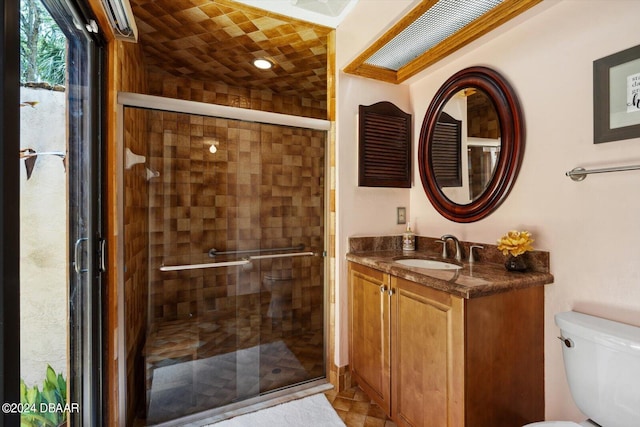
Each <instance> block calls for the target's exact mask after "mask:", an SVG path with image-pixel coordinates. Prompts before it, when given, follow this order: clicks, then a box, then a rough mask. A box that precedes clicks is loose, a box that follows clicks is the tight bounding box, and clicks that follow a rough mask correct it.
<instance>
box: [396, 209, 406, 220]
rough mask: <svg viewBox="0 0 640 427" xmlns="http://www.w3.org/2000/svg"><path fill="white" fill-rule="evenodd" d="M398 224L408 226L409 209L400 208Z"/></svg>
mask: <svg viewBox="0 0 640 427" xmlns="http://www.w3.org/2000/svg"><path fill="white" fill-rule="evenodd" d="M397 223H398V224H406V223H407V208H405V207H398V222H397Z"/></svg>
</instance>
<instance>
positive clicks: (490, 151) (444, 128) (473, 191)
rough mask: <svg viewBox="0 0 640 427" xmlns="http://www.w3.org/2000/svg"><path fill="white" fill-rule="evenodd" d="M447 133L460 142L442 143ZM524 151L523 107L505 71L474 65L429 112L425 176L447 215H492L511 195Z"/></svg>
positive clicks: (421, 164) (423, 136)
mask: <svg viewBox="0 0 640 427" xmlns="http://www.w3.org/2000/svg"><path fill="white" fill-rule="evenodd" d="M456 124H457V125H456ZM455 126H458V128H459V131H457V130H455ZM452 129H453V131H452ZM447 132H449V133H451V134H452V135H454V136H453V137H451V136H449V138H450V139H453V140H454V141H453V142H452V141H449V142H448V143H444V144H442V140H441V138H442V134H443V133H447ZM436 134H437V135H436ZM458 135H459V136H458ZM439 145H443V146H445V147H446V150H445V149H441V148H440V147H439ZM452 153H453V154H452ZM523 154H524V121H523V117H522V112H521V110H520V105H519V103H518V99H517V97H516V94H515V92H514V91H513V89H512V88H511V86H510V85H509V83H508V82H507V81H506V80H505V79H504V78H503V77H502V76H501V75H500V74H498V73H497V72H495V71H493V70H492V69H490V68H487V67H469V68H466V69H464V70H461V71H459V72H457V73H456V74H454V75H453V76H451V77H450V78H449V79H447V81H445V82H444V83H443V85H442V86H441V87H440V89H439V90H438V91H437V92H436V94H435V95H434V97H433V99H432V100H431V103H430V104H429V108H428V109H427V111H426V113H425V116H424V121H423V122H422V128H421V130H420V141H419V144H418V168H419V172H420V180H421V181H422V186H423V187H424V191H425V193H426V195H427V197H428V198H429V201H430V202H431V204H432V205H433V207H434V208H435V209H436V210H437V211H438V212H439V213H440V214H441V215H442V216H444V217H445V218H447V219H449V220H451V221H456V222H473V221H478V220H480V219H482V218H484V217H486V216H487V215H489V214H491V212H493V211H494V210H495V209H496V208H497V207H498V206H499V205H500V204H501V203H502V202H503V201H504V199H505V198H506V197H507V195H508V194H509V191H510V190H511V188H512V186H513V184H514V182H515V179H516V177H517V175H518V170H519V169H520V164H521V163H522V156H523ZM458 169H459V170H458ZM443 170H444V171H443ZM445 174H449V176H447V177H446V178H445Z"/></svg>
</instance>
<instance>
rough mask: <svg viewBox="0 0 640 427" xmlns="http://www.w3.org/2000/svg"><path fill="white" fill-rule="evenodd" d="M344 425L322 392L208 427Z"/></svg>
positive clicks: (320, 426)
mask: <svg viewBox="0 0 640 427" xmlns="http://www.w3.org/2000/svg"><path fill="white" fill-rule="evenodd" d="M275 426H277V427H302V426H304V427H344V426H345V424H344V423H343V422H342V420H341V419H340V416H339V415H338V414H337V413H336V411H335V410H334V409H333V407H332V406H331V404H330V403H329V401H328V400H327V398H326V397H325V395H324V394H314V395H313V396H309V397H305V398H302V399H298V400H294V401H291V402H287V403H283V404H281V405H277V406H273V407H271V408H266V409H262V410H260V411H257V412H252V413H250V414H245V415H240V416H239V417H235V418H231V419H230V420H225V421H221V422H219V423H215V424H210V425H209V426H208V427H275Z"/></svg>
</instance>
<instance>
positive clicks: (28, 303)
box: [19, 0, 104, 425]
mask: <svg viewBox="0 0 640 427" xmlns="http://www.w3.org/2000/svg"><path fill="white" fill-rule="evenodd" d="M20 12H21V14H20V15H21V22H20V26H21V89H20V113H21V114H20V150H19V153H20V160H19V161H20V169H21V171H20V272H21V281H20V311H21V319H20V320H21V322H20V323H21V327H20V336H21V344H20V355H21V358H20V376H21V379H22V384H23V385H22V388H21V392H22V396H21V399H22V403H23V404H27V405H28V407H29V408H31V409H32V410H31V411H28V412H30V413H23V415H22V421H23V423H25V424H27V425H31V424H29V423H32V422H35V425H40V424H39V423H40V422H41V421H37V420H39V419H41V418H44V419H46V420H48V422H49V423H51V425H60V424H62V423H63V422H67V423H68V424H71V425H81V424H84V425H97V423H99V422H101V421H102V418H101V414H102V412H101V408H102V399H101V391H102V381H101V375H102V370H101V360H102V359H101V354H102V352H101V349H102V347H101V341H100V340H101V330H102V327H101V323H100V320H101V317H102V316H101V277H100V276H101V273H102V268H101V266H100V264H101V262H103V261H104V260H103V258H101V257H100V255H99V253H98V252H99V251H98V250H99V248H100V236H101V225H100V223H101V217H100V201H101V193H100V188H101V187H100V184H99V179H100V175H99V174H100V171H101V167H100V166H101V165H100V161H99V148H100V143H99V140H100V136H101V132H100V124H101V122H100V120H99V117H100V115H99V113H98V112H99V110H100V106H99V104H98V100H97V96H98V94H99V93H100V90H99V88H98V84H97V82H96V80H95V79H96V76H98V75H99V71H100V66H101V58H100V51H99V47H98V46H97V45H96V41H95V40H94V39H93V38H92V36H91V35H90V34H88V33H87V32H86V28H85V27H84V26H83V25H78V23H81V22H83V20H84V17H83V15H82V13H80V11H79V9H77V8H76V5H75V3H73V2H72V1H66V0H42V1H40V0H23V1H22V2H21V7H20ZM68 64H72V66H68ZM34 410H35V413H34Z"/></svg>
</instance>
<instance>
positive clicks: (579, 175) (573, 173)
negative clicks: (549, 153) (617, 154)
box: [566, 165, 640, 181]
mask: <svg viewBox="0 0 640 427" xmlns="http://www.w3.org/2000/svg"><path fill="white" fill-rule="evenodd" d="M638 169H640V165H633V166H618V167H612V168H602V169H589V170H587V169H585V168H573V169H571V170H570V171H569V172H567V173H566V175H567V176H568V177H569V178H571V179H572V180H574V181H582V180H584V179H585V178H586V177H587V175H589V174H592V173H607V172H622V171H633V170H638Z"/></svg>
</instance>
